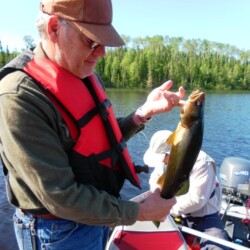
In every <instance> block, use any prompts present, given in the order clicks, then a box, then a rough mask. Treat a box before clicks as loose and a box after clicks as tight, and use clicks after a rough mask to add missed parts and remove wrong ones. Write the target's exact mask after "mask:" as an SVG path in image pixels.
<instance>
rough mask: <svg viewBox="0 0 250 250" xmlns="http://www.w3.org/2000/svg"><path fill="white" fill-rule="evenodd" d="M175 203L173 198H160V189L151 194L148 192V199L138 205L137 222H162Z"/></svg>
mask: <svg viewBox="0 0 250 250" xmlns="http://www.w3.org/2000/svg"><path fill="white" fill-rule="evenodd" d="M175 203H176V199H175V198H171V199H163V198H162V197H161V196H160V189H156V190H155V191H154V192H153V193H151V192H149V193H148V197H147V198H146V199H145V200H144V201H143V202H142V203H140V205H139V214H138V218H137V220H139V221H164V220H165V218H166V216H167V215H168V214H169V212H170V210H171V208H172V206H173V205H174V204H175Z"/></svg>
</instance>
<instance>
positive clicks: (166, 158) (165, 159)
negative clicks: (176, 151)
mask: <svg viewBox="0 0 250 250" xmlns="http://www.w3.org/2000/svg"><path fill="white" fill-rule="evenodd" d="M168 160H169V154H165V157H164V159H163V162H164V164H165V165H167V164H168Z"/></svg>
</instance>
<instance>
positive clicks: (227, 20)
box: [0, 0, 250, 51]
mask: <svg viewBox="0 0 250 250" xmlns="http://www.w3.org/2000/svg"><path fill="white" fill-rule="evenodd" d="M39 3H40V0H25V1H20V0H8V1H2V3H1V5H0V41H1V42H2V46H3V48H4V49H5V48H6V46H7V45H8V47H9V50H10V51H13V50H14V49H17V50H20V49H21V48H24V46H25V44H24V41H23V37H24V36H25V35H29V36H31V37H32V38H33V39H34V41H35V42H38V40H39V38H38V33H37V31H36V28H35V20H36V17H37V14H38V9H39ZM112 4H113V26H114V27H115V28H116V30H117V31H118V33H119V34H122V35H126V36H130V37H131V38H136V37H146V36H150V37H152V36H154V35H162V36H169V37H183V38H184V39H201V40H203V39H206V40H208V41H211V42H219V43H224V44H230V45H232V46H236V47H237V48H238V49H241V50H250V0H112Z"/></svg>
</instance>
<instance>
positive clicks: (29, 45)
mask: <svg viewBox="0 0 250 250" xmlns="http://www.w3.org/2000/svg"><path fill="white" fill-rule="evenodd" d="M23 41H24V43H25V48H26V49H31V48H34V47H35V43H34V39H33V38H32V37H31V36H29V35H26V36H24V37H23Z"/></svg>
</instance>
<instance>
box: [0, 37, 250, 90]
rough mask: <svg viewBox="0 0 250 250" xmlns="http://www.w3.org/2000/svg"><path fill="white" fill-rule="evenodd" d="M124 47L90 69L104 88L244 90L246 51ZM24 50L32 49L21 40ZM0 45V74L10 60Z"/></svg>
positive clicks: (209, 45)
mask: <svg viewBox="0 0 250 250" xmlns="http://www.w3.org/2000/svg"><path fill="white" fill-rule="evenodd" d="M123 39H124V41H125V42H126V45H124V46H123V47H119V48H109V49H107V52H106V57H105V58H101V59H100V60H99V61H98V64H97V65H96V71H97V72H98V73H99V75H100V76H101V78H102V79H103V81H104V82H105V86H106V87H113V88H142V89H143V88H154V87H157V86H159V85H160V84H162V83H163V82H165V81H167V80H169V79H171V80H172V81H174V82H175V87H176V88H177V87H179V86H180V85H182V86H184V87H185V88H186V89H193V88H194V87H200V88H202V89H207V90H250V51H249V50H248V51H242V50H239V49H237V48H236V47H235V46H230V45H228V44H221V43H215V42H209V41H207V40H200V39H191V40H185V39H184V38H182V37H168V36H166V37H163V36H153V37H145V38H141V37H137V38H134V39H132V38H131V37H129V36H123ZM24 42H25V47H26V48H30V47H33V46H34V42H33V39H32V37H30V36H25V37H24ZM17 54H18V52H17V51H15V52H11V53H10V52H9V49H8V46H7V47H6V48H5V49H4V48H3V47H2V43H1V41H0V68H1V67H3V66H4V65H5V64H6V63H8V62H9V61H10V60H11V59H13V58H14V57H16V56H17Z"/></svg>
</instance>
